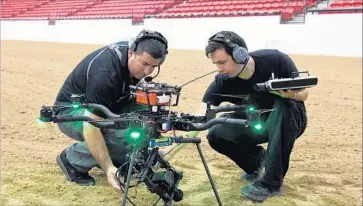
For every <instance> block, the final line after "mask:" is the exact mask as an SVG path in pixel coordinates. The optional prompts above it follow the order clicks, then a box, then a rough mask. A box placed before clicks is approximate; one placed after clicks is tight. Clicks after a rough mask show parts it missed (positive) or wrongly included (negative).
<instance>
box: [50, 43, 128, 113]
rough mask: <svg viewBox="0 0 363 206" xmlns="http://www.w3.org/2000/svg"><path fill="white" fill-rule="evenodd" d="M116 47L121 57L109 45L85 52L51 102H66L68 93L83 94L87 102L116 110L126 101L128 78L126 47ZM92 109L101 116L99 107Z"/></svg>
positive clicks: (68, 97) (59, 103)
mask: <svg viewBox="0 0 363 206" xmlns="http://www.w3.org/2000/svg"><path fill="white" fill-rule="evenodd" d="M116 49H118V50H119V51H120V54H121V59H120V57H119V55H118V54H117V52H115V51H114V50H113V49H111V48H109V47H103V48H100V49H98V50H96V51H94V52H92V53H90V54H89V55H87V56H86V57H85V58H84V59H83V60H82V61H81V62H80V63H79V64H78V65H77V66H76V68H75V69H74V70H73V71H72V72H71V73H70V74H69V75H68V77H67V79H66V80H65V82H64V84H63V85H62V87H61V89H60V91H59V93H58V95H57V97H56V101H55V104H57V105H69V104H71V103H72V100H71V98H70V97H71V95H72V94H84V95H85V98H86V101H87V102H88V103H97V104H101V105H104V106H106V107H107V108H108V109H110V110H111V111H112V112H114V113H120V112H121V109H122V108H123V106H124V105H125V104H127V103H129V102H130V100H129V98H128V97H129V95H128V94H129V85H130V84H131V83H132V79H131V78H130V74H129V70H128V66H127V61H128V56H127V52H128V47H127V46H126V45H125V46H121V47H119V48H116ZM92 112H93V113H95V114H97V115H99V116H101V117H104V115H103V114H102V113H100V112H99V111H92Z"/></svg>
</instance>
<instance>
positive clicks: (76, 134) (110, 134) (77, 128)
mask: <svg viewBox="0 0 363 206" xmlns="http://www.w3.org/2000/svg"><path fill="white" fill-rule="evenodd" d="M140 109H146V108H145V106H143V105H137V104H129V105H127V106H126V107H125V108H124V109H123V110H122V113H126V112H131V111H135V110H140ZM83 114H84V109H83V108H79V109H67V110H63V111H61V112H58V115H83ZM58 128H59V129H60V130H61V132H63V133H64V134H65V135H67V136H68V137H70V138H72V139H74V140H77V141H79V142H76V143H74V144H71V145H70V146H69V147H67V148H66V149H65V150H66V157H67V159H68V160H69V162H70V164H71V165H72V166H73V167H75V168H76V169H77V170H78V171H80V172H88V171H89V170H91V169H92V168H93V167H99V165H98V164H97V162H96V159H95V158H94V157H93V156H92V154H91V152H90V151H89V148H88V146H87V143H86V141H85V140H84V137H83V122H62V123H58ZM101 133H102V134H103V137H104V140H105V143H106V146H107V148H108V151H109V154H110V157H111V159H112V161H113V163H114V165H115V166H116V167H119V166H121V165H122V164H123V163H124V162H125V161H126V160H125V157H126V154H127V153H129V152H131V149H130V148H129V147H127V144H126V141H125V130H115V129H101Z"/></svg>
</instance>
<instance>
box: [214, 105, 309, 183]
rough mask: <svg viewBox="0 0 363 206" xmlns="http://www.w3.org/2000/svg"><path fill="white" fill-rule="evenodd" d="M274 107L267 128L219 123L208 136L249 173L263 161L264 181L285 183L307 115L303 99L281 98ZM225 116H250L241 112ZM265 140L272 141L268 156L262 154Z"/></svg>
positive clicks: (218, 148)
mask: <svg viewBox="0 0 363 206" xmlns="http://www.w3.org/2000/svg"><path fill="white" fill-rule="evenodd" d="M273 108H274V109H275V110H274V111H273V112H271V113H270V114H269V115H267V116H266V118H265V120H264V121H263V122H264V129H263V130H261V131H259V132H256V130H254V129H253V128H252V127H247V128H245V127H243V126H237V125H215V126H213V127H212V128H211V129H210V130H209V133H208V136H207V138H208V142H209V144H210V146H211V147H212V148H213V149H214V150H216V151H217V152H219V153H221V154H223V155H225V156H227V157H229V158H230V159H231V160H233V161H234V162H235V163H236V164H237V165H238V166H239V167H240V168H241V169H243V170H244V171H245V172H247V173H252V172H253V171H255V170H256V169H257V168H258V167H259V166H260V164H261V163H263V165H264V167H265V174H264V176H263V178H262V180H261V181H262V182H263V183H266V184H269V185H274V186H281V185H282V183H283V178H284V177H285V175H286V172H287V170H288V168H289V160H290V154H291V151H292V148H293V145H294V143H295V140H296V139H297V138H298V137H299V136H301V134H302V133H303V132H304V130H305V128H306V124H307V118H306V110H305V106H304V103H303V102H296V101H292V100H287V99H278V100H276V101H275V103H274V105H273ZM223 116H227V117H231V118H243V119H245V118H246V116H245V114H241V113H227V114H223ZM262 143H268V147H267V152H266V155H265V157H263V156H262V155H261V154H262V150H264V148H263V147H262V146H259V144H262ZM263 161H264V162H263Z"/></svg>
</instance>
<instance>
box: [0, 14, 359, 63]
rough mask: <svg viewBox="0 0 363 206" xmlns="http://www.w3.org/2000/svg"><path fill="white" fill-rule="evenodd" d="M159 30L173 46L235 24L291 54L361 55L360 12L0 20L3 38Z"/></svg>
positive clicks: (81, 37) (250, 40)
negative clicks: (299, 17)
mask: <svg viewBox="0 0 363 206" xmlns="http://www.w3.org/2000/svg"><path fill="white" fill-rule="evenodd" d="M143 28H147V29H152V30H158V31H160V32H161V33H162V34H164V35H165V36H166V37H167V39H168V40H169V47H170V48H171V49H204V47H205V45H206V43H207V39H208V37H209V36H210V35H211V34H212V33H214V32H216V31H219V30H233V31H235V32H237V33H238V34H240V35H241V36H242V37H243V38H245V40H246V42H247V44H248V47H249V50H250V51H253V50H257V49H262V48H277V49H280V50H282V51H284V52H286V53H289V54H306V55H329V56H347V57H362V14H328V15H327V14H325V15H318V14H308V15H307V16H306V21H305V23H304V24H280V17H279V16H260V17H234V18H193V19H145V22H144V24H143V25H138V26H134V25H132V24H131V20H125V19H123V20H116V19H115V20H57V21H56V25H52V26H50V25H48V21H46V20H42V21H39V20H38V21H35V20H34V21H32V20H27V21H20V20H18V21H14V20H2V21H1V39H2V40H29V41H50V42H67V43H82V44H109V43H112V42H117V41H124V40H129V39H130V38H132V37H133V36H134V35H136V34H137V33H138V32H139V31H140V30H141V29H143Z"/></svg>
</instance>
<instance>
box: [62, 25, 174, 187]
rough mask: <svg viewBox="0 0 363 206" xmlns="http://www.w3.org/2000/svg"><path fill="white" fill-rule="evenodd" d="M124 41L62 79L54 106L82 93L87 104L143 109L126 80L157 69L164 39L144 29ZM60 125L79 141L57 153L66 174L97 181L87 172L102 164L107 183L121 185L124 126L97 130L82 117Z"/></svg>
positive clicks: (165, 47) (89, 57)
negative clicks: (134, 100) (118, 177)
mask: <svg viewBox="0 0 363 206" xmlns="http://www.w3.org/2000/svg"><path fill="white" fill-rule="evenodd" d="M127 43H128V42H119V43H118V44H113V45H109V46H106V47H103V48H100V49H98V50H96V51H94V52H92V53H90V54H89V55H87V56H86V57H85V58H84V59H83V60H82V61H81V62H80V63H79V64H78V65H77V66H76V68H75V69H74V70H73V71H72V72H71V73H70V74H69V76H68V77H67V79H66V80H65V82H64V84H63V86H62V87H61V89H60V91H59V93H58V95H57V97H56V101H55V105H70V104H72V100H71V98H70V97H71V95H72V94H84V95H85V100H86V101H87V102H88V103H96V104H101V105H104V106H106V107H107V108H108V109H110V110H111V111H112V112H114V113H117V114H121V113H126V112H131V111H135V110H139V109H141V108H140V105H139V106H137V105H134V104H132V102H131V99H130V98H129V97H130V95H129V92H130V91H129V85H135V84H137V83H138V82H140V80H141V79H142V78H144V77H145V76H148V75H150V74H152V73H153V71H154V70H155V68H158V72H159V70H160V65H161V64H162V63H163V62H164V60H165V57H166V55H167V53H168V42H167V40H166V39H165V38H164V37H163V35H161V34H160V33H159V32H154V31H149V30H143V31H141V32H140V33H139V34H138V36H137V37H136V39H135V40H134V41H133V42H132V43H131V44H127ZM58 114H61V115H66V114H68V115H86V116H89V117H91V118H94V119H102V118H104V117H105V116H104V114H103V113H101V112H100V111H96V110H94V111H92V110H88V109H87V110H84V109H82V108H79V109H64V110H61V111H59V112H58ZM58 127H59V129H60V130H61V131H62V132H63V133H64V134H66V135H67V136H69V137H71V138H73V139H75V140H78V141H79V142H77V143H74V144H71V145H70V146H69V147H67V148H66V149H64V150H63V151H62V152H61V153H60V154H59V155H58V156H57V158H56V161H57V164H58V165H59V166H60V168H61V169H62V171H63V172H64V174H65V176H66V178H67V179H68V180H69V181H71V182H75V183H78V184H79V185H82V186H87V185H95V180H94V178H92V177H91V176H90V175H89V173H88V172H89V171H90V170H91V169H92V168H93V167H100V168H101V169H102V170H103V171H104V172H105V174H106V176H107V180H108V182H109V183H110V184H111V185H112V186H113V187H114V188H116V189H118V190H120V187H119V186H118V184H117V181H116V179H115V172H116V170H117V167H119V166H121V165H122V164H123V163H124V162H125V154H126V153H128V152H130V150H129V149H130V148H129V147H128V145H127V143H126V142H125V138H124V131H116V130H113V129H99V128H96V127H94V126H93V125H91V124H89V123H86V122H64V123H58Z"/></svg>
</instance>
